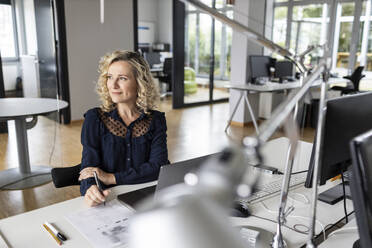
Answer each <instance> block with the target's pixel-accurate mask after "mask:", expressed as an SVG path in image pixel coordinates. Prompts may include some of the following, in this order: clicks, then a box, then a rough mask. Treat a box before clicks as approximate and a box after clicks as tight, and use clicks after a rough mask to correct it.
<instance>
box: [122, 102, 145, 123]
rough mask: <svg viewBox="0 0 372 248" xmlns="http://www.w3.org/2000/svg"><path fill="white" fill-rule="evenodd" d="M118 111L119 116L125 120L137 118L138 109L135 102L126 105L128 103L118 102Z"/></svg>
mask: <svg viewBox="0 0 372 248" xmlns="http://www.w3.org/2000/svg"><path fill="white" fill-rule="evenodd" d="M117 108H118V113H119V115H120V117H121V118H122V119H123V120H124V121H125V122H127V121H133V120H135V119H137V118H138V116H139V114H140V112H139V111H138V109H137V107H136V105H135V104H133V105H128V104H118V105H117Z"/></svg>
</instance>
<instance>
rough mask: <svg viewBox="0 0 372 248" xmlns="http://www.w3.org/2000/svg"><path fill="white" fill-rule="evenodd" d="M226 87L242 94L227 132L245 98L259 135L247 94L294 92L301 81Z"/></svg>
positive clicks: (332, 80)
mask: <svg viewBox="0 0 372 248" xmlns="http://www.w3.org/2000/svg"><path fill="white" fill-rule="evenodd" d="M347 81H348V80H347V79H344V78H330V79H329V80H328V84H335V83H345V82H347ZM321 82H322V80H321V79H318V80H315V81H314V83H313V85H312V87H319V86H320V84H321ZM224 87H225V88H228V89H233V90H237V91H239V92H240V96H239V99H238V101H237V102H236V104H235V106H234V108H233V112H232V113H231V115H230V118H229V120H228V122H227V125H226V128H225V132H226V131H227V129H228V128H229V126H230V125H231V121H232V119H233V117H234V115H235V112H236V110H237V109H238V106H239V103H240V101H241V100H242V99H243V98H244V101H245V103H246V104H247V107H248V110H249V114H250V116H251V119H252V122H253V125H254V127H255V129H256V133H257V134H258V133H259V131H258V125H257V121H256V117H255V116H254V113H253V109H252V107H251V104H250V102H249V99H248V95H247V94H249V93H251V92H258V93H265V92H276V91H289V90H293V89H297V88H299V87H301V84H300V81H294V82H285V83H277V82H271V81H268V82H266V83H265V84H263V85H259V84H251V83H248V84H226V85H224Z"/></svg>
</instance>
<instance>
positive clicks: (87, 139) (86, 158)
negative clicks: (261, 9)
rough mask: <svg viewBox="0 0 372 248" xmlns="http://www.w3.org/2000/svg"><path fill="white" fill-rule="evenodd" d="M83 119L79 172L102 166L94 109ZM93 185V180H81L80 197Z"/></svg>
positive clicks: (97, 125) (96, 117)
mask: <svg viewBox="0 0 372 248" xmlns="http://www.w3.org/2000/svg"><path fill="white" fill-rule="evenodd" d="M84 117H85V120H84V123H83V127H82V130H81V144H82V145H83V153H82V159H81V170H82V169H84V168H86V167H98V166H99V165H101V164H102V159H101V157H102V156H101V143H100V132H99V130H100V127H99V126H100V121H99V117H98V115H97V111H96V109H91V110H89V111H87V112H86V114H85V115H84ZM93 184H95V181H94V179H93V178H87V179H84V180H82V181H81V183H80V193H81V195H85V192H86V191H87V190H88V189H89V187H90V186H91V185H93Z"/></svg>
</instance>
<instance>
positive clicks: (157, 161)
mask: <svg viewBox="0 0 372 248" xmlns="http://www.w3.org/2000/svg"><path fill="white" fill-rule="evenodd" d="M153 125H154V127H153V131H152V133H151V134H150V135H151V136H152V139H151V144H150V155H149V161H148V162H145V163H143V164H140V165H139V166H136V167H134V168H128V169H127V170H125V171H120V172H117V173H115V179H116V183H117V184H134V183H143V182H149V181H153V180H156V179H157V178H158V176H159V170H160V167H161V166H162V165H165V164H168V163H169V161H168V149H167V133H166V132H167V124H166V119H165V115H164V113H160V112H157V116H155V117H154V123H153ZM150 132H151V131H150ZM140 155H141V154H135V156H140Z"/></svg>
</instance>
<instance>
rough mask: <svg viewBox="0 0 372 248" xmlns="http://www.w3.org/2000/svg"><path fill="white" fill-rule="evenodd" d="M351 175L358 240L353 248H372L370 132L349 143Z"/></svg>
mask: <svg viewBox="0 0 372 248" xmlns="http://www.w3.org/2000/svg"><path fill="white" fill-rule="evenodd" d="M350 152H351V158H352V162H353V164H352V174H351V180H350V190H351V195H352V199H353V205H354V210H355V217H356V221H357V226H358V231H359V238H360V239H359V240H358V241H357V242H355V243H354V245H353V247H354V248H356V247H361V248H370V247H372V198H371V194H372V130H371V131H369V132H367V133H364V134H362V135H359V136H357V137H356V138H354V139H353V140H352V141H351V142H350Z"/></svg>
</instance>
